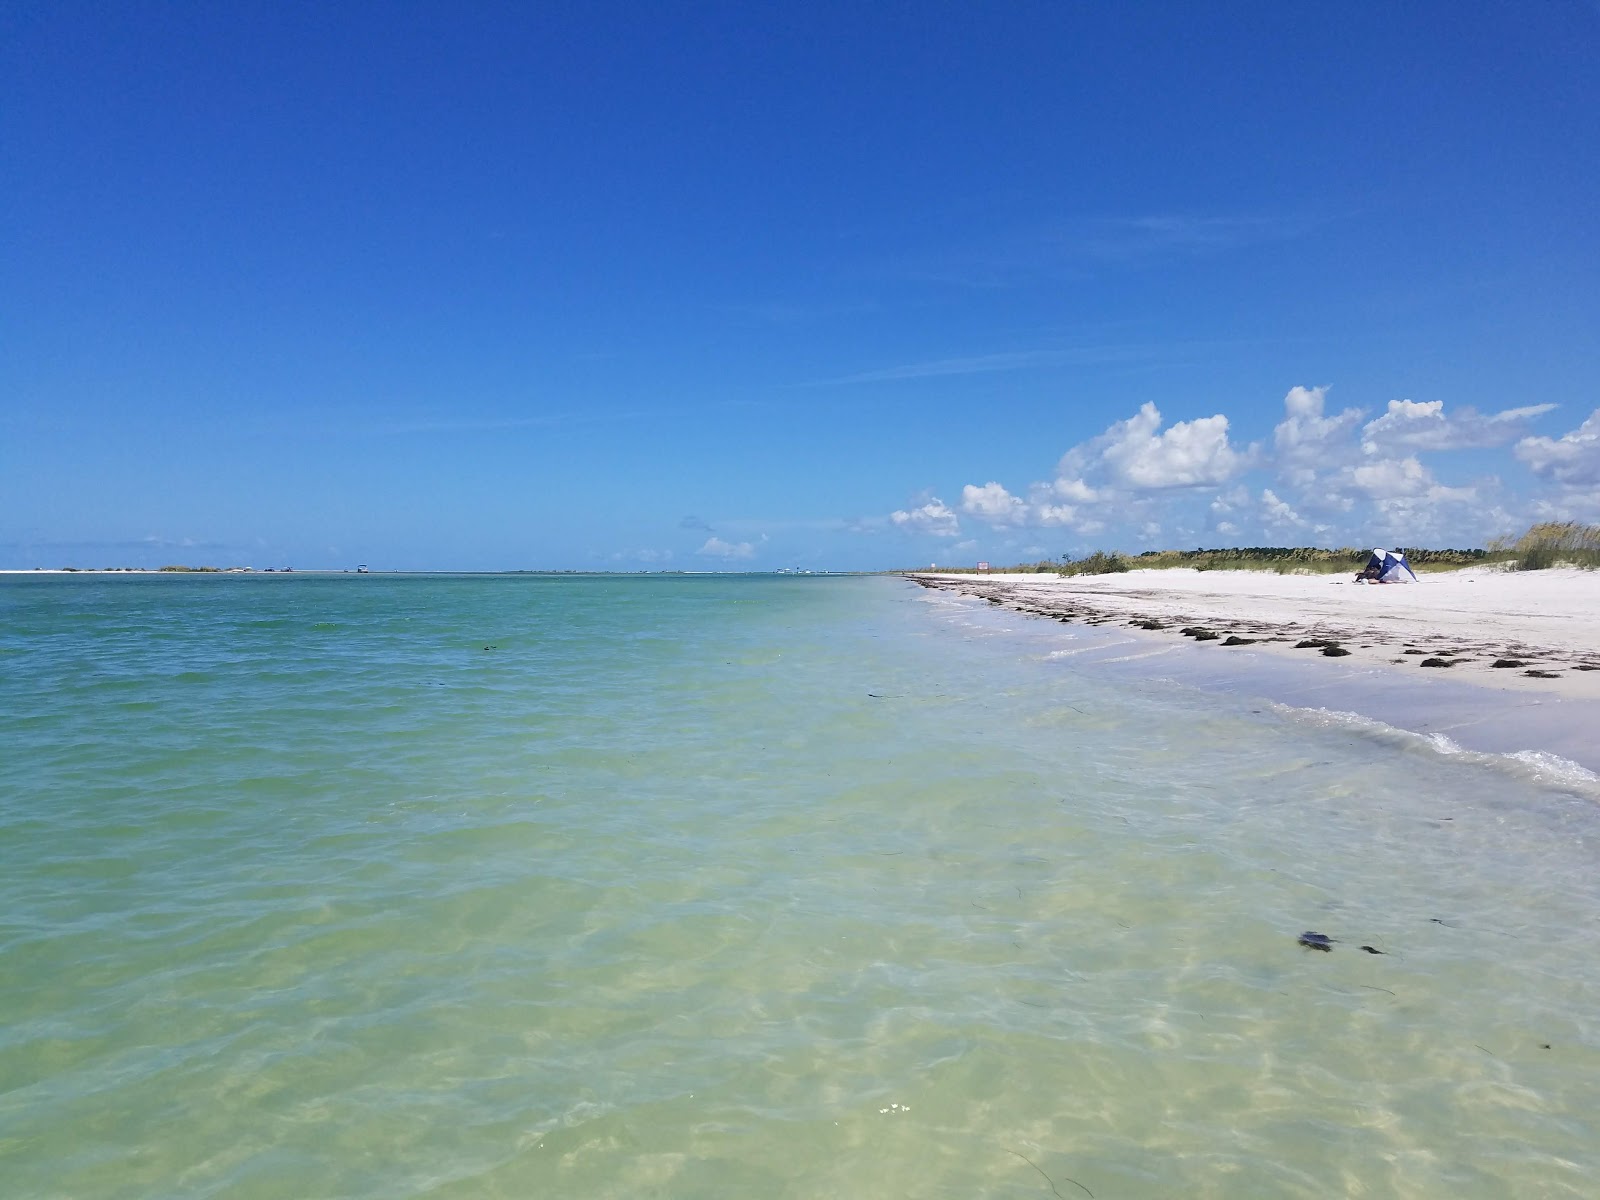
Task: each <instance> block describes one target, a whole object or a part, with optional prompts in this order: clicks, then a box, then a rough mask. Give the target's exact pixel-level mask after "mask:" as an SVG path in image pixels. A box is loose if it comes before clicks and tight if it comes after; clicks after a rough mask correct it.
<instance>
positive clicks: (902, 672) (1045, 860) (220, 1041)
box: [0, 576, 1600, 1200]
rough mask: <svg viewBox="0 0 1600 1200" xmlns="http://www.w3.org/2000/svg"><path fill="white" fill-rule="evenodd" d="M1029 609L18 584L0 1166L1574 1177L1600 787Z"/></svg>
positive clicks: (462, 1183) (6, 854)
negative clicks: (1089, 659) (1145, 652)
mask: <svg viewBox="0 0 1600 1200" xmlns="http://www.w3.org/2000/svg"><path fill="white" fill-rule="evenodd" d="M1047 636H1053V635H1046V634H1045V633H1043V632H1041V631H1040V630H1039V629H1035V630H1033V631H1031V632H1027V633H1018V632H1016V631H1014V630H1012V629H1011V628H1010V626H1009V625H1008V623H1007V620H1006V619H1004V618H1001V617H999V616H998V615H996V614H991V613H989V612H988V611H987V609H986V607H985V606H979V605H973V604H971V603H964V602H960V601H955V600H952V599H950V598H948V597H940V596H933V595H929V594H924V593H922V592H920V591H919V590H918V589H915V588H913V587H910V586H909V585H907V584H904V583H902V582H900V581H896V580H886V579H837V580H836V579H781V578H756V577H752V578H723V577H705V578H697V577H662V578H636V579H630V578H604V577H601V578H583V577H573V578H541V577H456V578H453V577H418V578H388V577H355V576H351V577H330V578H315V577H290V578H271V579H268V578H261V577H246V578H213V579H206V578H182V579H171V578H149V577H146V578H137V577H126V578H110V579H104V578H102V579H57V578H29V577H13V578H9V579H4V580H0V1181H3V1184H0V1193H3V1194H4V1195H5V1196H7V1197H29V1198H31V1197H72V1198H74V1200H94V1198H100V1197H144V1196H161V1197H211V1196H215V1197H229V1198H234V1197H243V1198H248V1197H373V1198H377V1197H383V1198H391V1197H402V1196H428V1197H498V1196H508V1197H509V1196H516V1197H527V1196H584V1197H591V1196H593V1197H605V1196H618V1197H621V1196H628V1197H639V1196H674V1197H677V1196H682V1197H698V1196H796V1197H799V1196H805V1197H812V1196H816V1197H821V1196H861V1197H876V1196H886V1195H897V1196H914V1197H962V1198H966V1197H980V1196H982V1197H1039V1196H1046V1197H1048V1196H1050V1195H1052V1193H1054V1194H1056V1195H1060V1196H1065V1197H1071V1196H1075V1195H1084V1194H1088V1193H1092V1194H1093V1196H1094V1197H1096V1200H1113V1198H1117V1197H1147V1198H1152V1200H1153V1198H1156V1197H1174V1196H1185V1197H1241V1196H1252V1197H1255V1196H1262V1197H1275V1196H1284V1197H1288V1196H1303V1197H1324V1196H1328V1195H1372V1196H1384V1197H1424V1196H1428V1197H1434V1196H1437V1197H1464V1196H1480V1197H1505V1196H1513V1195H1514V1196H1518V1197H1533V1196H1574V1197H1577V1196H1584V1197H1592V1196H1595V1195H1600V1120H1597V1114H1600V954H1597V950H1600V884H1597V882H1596V881H1597V877H1600V873H1597V872H1596V870H1595V865H1596V864H1595V859H1596V853H1595V848H1596V845H1597V842H1596V840H1595V837H1596V833H1597V830H1600V825H1597V820H1596V812H1597V809H1596V803H1595V798H1594V796H1593V795H1591V794H1588V793H1587V792H1585V791H1584V790H1583V788H1582V787H1581V786H1580V785H1578V784H1574V785H1572V786H1570V787H1568V786H1563V785H1562V784H1561V783H1560V782H1559V780H1557V781H1555V782H1554V783H1552V782H1551V781H1550V780H1549V779H1548V778H1547V777H1545V776H1537V775H1530V774H1529V773H1528V772H1526V771H1521V770H1520V769H1518V768H1517V767H1516V765H1515V764H1508V765H1507V767H1506V769H1500V768H1499V767H1497V766H1495V765H1493V764H1491V763H1486V762H1484V761H1479V760H1472V761H1467V760H1465V759H1462V758H1461V757H1459V756H1457V757H1450V756H1441V755H1438V754H1436V753H1433V752H1431V751H1430V750H1428V749H1427V748H1426V747H1425V746H1421V745H1418V744H1416V743H1415V742H1414V741H1408V740H1405V739H1397V738H1390V737H1385V736H1382V735H1381V733H1380V732H1373V731H1364V730H1362V729H1360V728H1357V727H1352V726H1351V725H1349V724H1348V723H1345V724H1340V723H1337V722H1335V723H1331V724H1330V723H1326V722H1320V723H1319V721H1317V720H1315V719H1312V718H1310V717H1308V716H1307V714H1303V713H1297V712H1294V711H1291V710H1285V709H1282V708H1278V707H1273V706H1270V705H1265V704H1260V703H1252V702H1251V701H1250V700H1249V699H1248V698H1242V697H1230V696H1218V695H1215V694H1207V693H1204V692H1201V691H1197V690H1194V689H1191V688H1188V687H1185V686H1182V685H1178V684H1174V683H1170V682H1162V681H1159V680H1137V679H1129V678H1126V677H1119V676H1118V675H1117V674H1116V673H1115V672H1113V671H1110V670H1106V671H1102V672H1098V673H1097V672H1096V671H1093V670H1076V669H1072V668H1071V666H1070V660H1067V659H1063V658H1061V657H1059V656H1058V655H1056V654H1055V653H1054V651H1053V648H1052V644H1051V643H1049V642H1047V641H1046V640H1045V638H1046V637H1047ZM1307 929H1314V930H1318V931H1321V932H1324V933H1327V934H1328V935H1330V936H1331V937H1333V938H1336V939H1339V940H1338V942H1337V944H1336V945H1335V948H1334V951H1333V952H1332V953H1326V954H1325V953H1320V952H1316V951H1308V950H1304V949H1301V948H1299V947H1298V946H1297V945H1296V944H1295V939H1296V936H1297V935H1298V934H1299V933H1300V932H1301V931H1303V930H1307ZM1363 944H1366V945H1370V946H1372V947H1374V948H1376V949H1381V950H1382V951H1384V953H1383V954H1382V955H1371V954H1368V953H1365V952H1363V951H1362V950H1361V949H1360V948H1359V947H1360V946H1361V945H1363Z"/></svg>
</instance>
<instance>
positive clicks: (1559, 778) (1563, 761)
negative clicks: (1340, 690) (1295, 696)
mask: <svg viewBox="0 0 1600 1200" xmlns="http://www.w3.org/2000/svg"><path fill="white" fill-rule="evenodd" d="M1268 704H1269V706H1270V708H1271V711H1273V712H1275V713H1277V714H1279V715H1281V716H1284V717H1286V718H1288V719H1290V720H1293V721H1296V722H1298V723H1300V724H1305V725H1310V726H1312V727H1313V728H1318V729H1337V730H1344V731H1348V732H1351V733H1356V734H1360V735H1361V736H1362V737H1366V738H1371V739H1373V740H1374V741H1378V742H1382V743H1383V744H1385V745H1389V746H1394V747H1396V748H1398V749H1401V750H1405V751H1409V752H1414V753H1421V754H1434V755H1442V756H1445V757H1449V758H1453V759H1455V760H1456V761H1458V762H1467V763H1472V764H1475V765H1479V766H1485V767H1490V768H1492V769H1494V770H1498V771H1505V772H1507V773H1508V774H1511V775H1514V776H1516V777H1518V778H1519V779H1523V780H1525V781H1526V782H1529V783H1535V784H1539V785H1541V786H1544V787H1556V788H1561V789H1563V790H1566V791H1572V792H1575V793H1577V794H1579V795H1583V796H1586V797H1588V798H1590V799H1593V800H1600V775H1597V774H1596V773H1595V772H1593V771H1591V770H1589V768H1587V767H1585V766H1583V765H1582V764H1581V763H1577V762H1574V761H1573V760H1572V759H1570V758H1565V757H1563V756H1561V755H1559V754H1554V753H1552V752H1550V751H1548V750H1509V751H1503V752H1493V751H1485V750H1473V749H1469V748H1468V747H1466V746H1463V745H1462V744H1461V743H1460V742H1458V741H1456V740H1455V739H1454V738H1452V737H1450V736H1449V735H1448V734H1444V733H1418V732H1415V731H1413V730H1409V729H1401V728H1400V727H1399V726H1397V725H1391V724H1389V723H1388V722H1386V721H1380V720H1378V719H1377V718H1376V717H1369V716H1364V715H1363V714H1361V713H1358V712H1345V711H1340V710H1336V709H1329V708H1307V707H1304V706H1301V705H1295V704H1283V703H1280V702H1278V701H1269V702H1268Z"/></svg>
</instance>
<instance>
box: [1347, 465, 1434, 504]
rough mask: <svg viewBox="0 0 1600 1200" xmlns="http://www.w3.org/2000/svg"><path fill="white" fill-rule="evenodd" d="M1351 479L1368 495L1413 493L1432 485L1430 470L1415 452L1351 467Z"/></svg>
mask: <svg viewBox="0 0 1600 1200" xmlns="http://www.w3.org/2000/svg"><path fill="white" fill-rule="evenodd" d="M1350 479H1351V481H1352V482H1353V483H1354V484H1355V485H1356V486H1357V487H1358V488H1360V489H1361V490H1362V491H1364V492H1366V493H1367V494H1368V495H1370V496H1379V497H1384V496H1416V495H1420V494H1421V493H1423V492H1425V491H1427V490H1428V489H1429V488H1430V487H1432V486H1433V483H1434V480H1433V473H1432V472H1431V471H1429V470H1428V468H1427V467H1425V466H1423V465H1422V463H1421V461H1420V460H1419V459H1418V458H1417V456H1416V455H1415V454H1413V455H1411V456H1410V457H1408V458H1385V459H1380V460H1379V461H1377V462H1374V463H1365V464H1363V465H1362V466H1359V467H1352V468H1351V469H1350Z"/></svg>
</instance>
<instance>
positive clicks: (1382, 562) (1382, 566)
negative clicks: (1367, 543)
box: [1363, 546, 1417, 583]
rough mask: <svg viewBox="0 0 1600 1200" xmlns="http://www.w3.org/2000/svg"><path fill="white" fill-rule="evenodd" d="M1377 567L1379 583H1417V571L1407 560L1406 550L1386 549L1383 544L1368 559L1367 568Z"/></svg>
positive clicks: (1368, 570)
mask: <svg viewBox="0 0 1600 1200" xmlns="http://www.w3.org/2000/svg"><path fill="white" fill-rule="evenodd" d="M1374 567H1376V568H1377V580H1378V582H1379V583H1415V582H1416V581H1417V575H1416V572H1415V571H1413V570H1412V569H1411V564H1410V563H1408V562H1407V561H1406V553H1405V551H1404V550H1385V549H1384V548H1383V547H1382V546H1380V547H1378V548H1377V549H1376V550H1374V551H1373V552H1372V557H1371V558H1369V559H1367V570H1366V571H1365V572H1363V574H1366V573H1367V572H1370V571H1372V569H1373V568H1374Z"/></svg>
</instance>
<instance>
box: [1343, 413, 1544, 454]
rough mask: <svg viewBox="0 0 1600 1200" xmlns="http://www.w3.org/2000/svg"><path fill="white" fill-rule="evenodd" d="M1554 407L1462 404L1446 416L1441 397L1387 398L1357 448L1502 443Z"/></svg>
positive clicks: (1460, 447)
mask: <svg viewBox="0 0 1600 1200" xmlns="http://www.w3.org/2000/svg"><path fill="white" fill-rule="evenodd" d="M1554 408H1555V405H1554V404H1533V405H1529V406H1528V407H1526V408H1508V409H1506V410H1505V411H1504V412H1497V413H1480V412H1478V411H1477V410H1476V409H1473V408H1463V409H1461V410H1460V411H1458V412H1456V413H1454V414H1451V415H1448V416H1447V415H1446V414H1445V411H1444V401H1443V400H1428V401H1422V402H1418V401H1414V400H1391V401H1389V408H1388V411H1387V412H1385V413H1384V414H1383V416H1381V417H1379V418H1377V419H1376V420H1374V421H1369V422H1368V423H1367V425H1366V426H1365V427H1364V428H1363V429H1362V431H1361V448H1362V449H1363V450H1365V451H1366V452H1367V453H1368V454H1380V453H1382V452H1384V451H1385V450H1390V449H1397V448H1399V449H1412V450H1471V449H1485V448H1488V447H1491V446H1504V445H1506V444H1507V443H1509V442H1512V441H1515V440H1516V439H1517V437H1518V436H1520V435H1521V434H1523V433H1525V432H1526V431H1527V425H1528V422H1529V421H1530V420H1532V419H1533V418H1534V417H1537V416H1542V415H1543V414H1545V413H1547V412H1550V411H1551V410H1552V409H1554Z"/></svg>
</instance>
